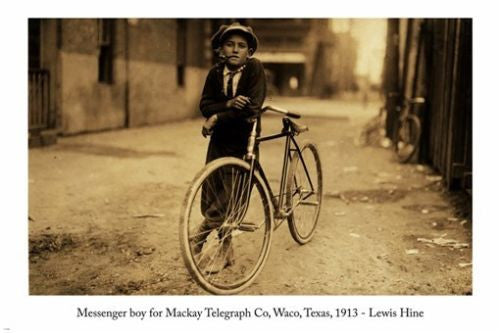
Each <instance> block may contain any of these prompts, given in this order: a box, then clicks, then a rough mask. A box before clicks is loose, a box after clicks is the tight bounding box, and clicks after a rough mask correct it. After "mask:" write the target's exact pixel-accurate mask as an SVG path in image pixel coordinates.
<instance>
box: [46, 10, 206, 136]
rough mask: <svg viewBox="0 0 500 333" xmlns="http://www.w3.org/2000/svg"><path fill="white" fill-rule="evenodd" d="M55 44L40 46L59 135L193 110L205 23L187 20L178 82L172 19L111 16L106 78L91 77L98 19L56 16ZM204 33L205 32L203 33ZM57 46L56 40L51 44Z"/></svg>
mask: <svg viewBox="0 0 500 333" xmlns="http://www.w3.org/2000/svg"><path fill="white" fill-rule="evenodd" d="M49 21H53V22H52V25H53V26H54V27H56V28H53V29H52V30H54V29H55V30H57V29H59V36H58V38H59V41H56V42H52V43H49V44H50V45H49V44H47V47H48V48H51V49H52V50H56V51H52V55H51V56H50V57H48V59H49V61H48V64H46V66H48V67H50V68H51V73H52V71H53V72H54V73H53V74H54V75H52V76H54V80H53V81H51V83H52V84H53V85H54V91H53V96H54V100H55V102H54V105H55V108H57V109H58V110H57V112H58V119H60V120H59V128H60V131H61V133H62V134H75V133H82V132H89V131H98V130H106V129H114V128H122V127H126V126H130V127H134V126H143V125H151V124H158V123H162V122H166V121H171V120H179V119H184V118H188V117H193V116H195V115H197V114H198V100H199V96H200V94H201V90H202V85H203V83H204V79H205V75H206V72H207V64H208V63H209V59H207V54H206V53H204V52H200V51H201V50H203V48H204V41H205V37H206V34H207V31H206V30H205V29H206V24H205V21H206V20H188V21H187V24H186V25H185V31H184V34H183V36H185V37H184V38H185V39H186V41H187V42H186V43H185V46H186V51H185V53H184V56H183V58H184V59H183V60H182V66H183V67H184V84H183V85H179V84H178V79H177V73H178V65H179V59H178V58H179V54H178V49H177V44H178V38H179V31H178V28H179V24H178V20H175V19H161V20H160V19H139V20H126V19H117V20H114V21H115V22H114V34H113V35H114V40H113V81H112V83H110V84H108V83H101V82H99V80H98V71H99V45H98V23H97V22H98V20H96V19H62V20H59V25H60V26H59V28H57V24H58V23H57V20H49ZM208 33H209V32H208ZM58 44H59V45H58Z"/></svg>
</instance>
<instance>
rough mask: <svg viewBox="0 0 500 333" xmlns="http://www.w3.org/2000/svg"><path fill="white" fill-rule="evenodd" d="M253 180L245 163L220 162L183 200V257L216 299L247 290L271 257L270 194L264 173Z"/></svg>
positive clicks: (205, 172) (204, 172) (210, 165)
mask: <svg viewBox="0 0 500 333" xmlns="http://www.w3.org/2000/svg"><path fill="white" fill-rule="evenodd" d="M249 177H250V165H249V164H248V163H246V162H245V161H243V160H240V159H237V158H233V157H224V158H219V159H217V160H214V161H212V162H210V163H208V164H207V165H206V166H205V167H204V168H203V169H202V170H201V171H200V172H199V173H198V174H197V175H196V177H195V179H194V180H193V182H192V184H191V186H190V188H189V190H188V192H187V194H186V198H185V200H184V207H183V209H182V213H181V221H180V243H181V252H182V257H183V259H184V263H185V264H186V267H187V269H188V271H189V272H190V274H191V276H192V277H193V279H194V280H195V281H196V282H197V283H198V284H199V285H200V286H201V287H202V288H203V289H205V290H206V291H208V292H211V293H214V294H234V293H238V292H240V291H241V290H243V289H244V288H246V287H248V286H249V285H250V284H251V283H252V282H253V280H254V279H255V278H256V277H257V275H258V274H259V272H260V271H261V270H262V268H263V265H264V263H265V261H266V259H267V256H268V254H269V250H270V246H271V236H272V220H273V212H272V205H271V199H270V195H269V192H268V190H267V187H266V186H265V184H264V181H263V180H262V178H261V177H260V175H259V174H257V173H255V174H254V176H253V179H252V181H251V182H250V181H249ZM248 194H250V196H248ZM247 199H248V200H247Z"/></svg>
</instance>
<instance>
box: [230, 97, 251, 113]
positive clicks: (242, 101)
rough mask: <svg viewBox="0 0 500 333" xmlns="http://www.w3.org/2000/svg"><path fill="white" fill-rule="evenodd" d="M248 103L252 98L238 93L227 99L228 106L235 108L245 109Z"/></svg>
mask: <svg viewBox="0 0 500 333" xmlns="http://www.w3.org/2000/svg"><path fill="white" fill-rule="evenodd" d="M248 103H250V98H249V97H246V96H242V95H238V96H236V97H235V98H233V99H230V100H229V101H227V103H226V106H227V108H228V109H230V108H235V109H238V110H241V109H243V108H244V107H245V106H246V105H247V104H248Z"/></svg>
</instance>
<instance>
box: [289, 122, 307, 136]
mask: <svg viewBox="0 0 500 333" xmlns="http://www.w3.org/2000/svg"><path fill="white" fill-rule="evenodd" d="M290 127H291V128H292V130H293V131H294V132H295V133H297V134H299V133H302V132H306V131H308V130H309V128H308V127H307V125H300V124H299V123H296V122H294V121H293V120H291V119H290Z"/></svg>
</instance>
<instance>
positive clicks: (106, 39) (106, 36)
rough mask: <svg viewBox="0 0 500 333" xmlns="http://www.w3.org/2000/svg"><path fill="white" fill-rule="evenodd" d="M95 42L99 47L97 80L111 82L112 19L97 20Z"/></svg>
mask: <svg viewBox="0 0 500 333" xmlns="http://www.w3.org/2000/svg"><path fill="white" fill-rule="evenodd" d="M97 25H98V27H97V43H98V47H99V64H98V71H99V73H98V77H99V82H102V83H107V84H111V83H113V26H114V20H112V19H99V20H98V21H97Z"/></svg>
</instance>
